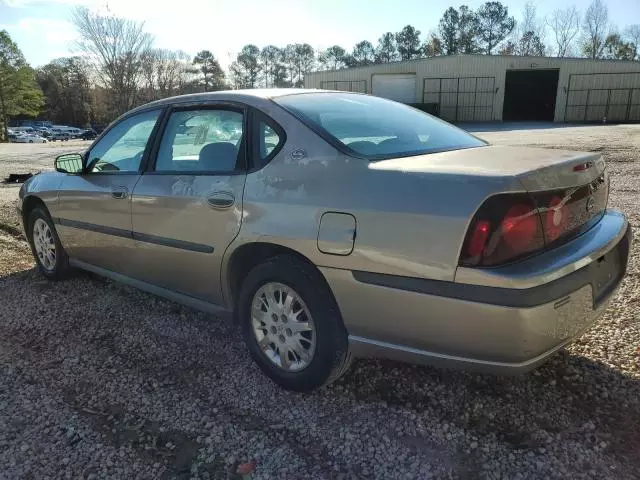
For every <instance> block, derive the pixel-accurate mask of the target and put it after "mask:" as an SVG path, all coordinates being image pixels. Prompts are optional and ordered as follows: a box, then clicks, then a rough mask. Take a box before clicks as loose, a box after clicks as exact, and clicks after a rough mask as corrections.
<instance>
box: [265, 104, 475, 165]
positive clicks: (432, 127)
mask: <svg viewBox="0 0 640 480" xmlns="http://www.w3.org/2000/svg"><path fill="white" fill-rule="evenodd" d="M274 100H275V101H276V102H277V103H278V104H280V105H282V106H283V107H284V108H286V109H287V110H289V111H290V112H291V113H293V114H294V115H296V116H297V117H298V118H300V120H302V121H303V122H305V123H306V124H307V125H309V126H310V127H311V128H313V129H314V130H316V131H317V132H318V133H320V134H321V135H322V136H323V137H325V138H326V139H327V140H329V141H330V142H331V143H333V144H334V145H335V146H337V147H338V148H341V149H344V150H346V152H347V153H349V154H351V155H355V156H358V157H364V158H368V159H370V160H380V159H384V158H393V157H402V156H409V155H419V154H423V153H433V152H442V151H447V150H459V149H462V148H472V147H481V146H484V145H486V143H484V142H483V141H482V140H480V139H478V138H476V137H474V136H472V135H469V134H468V133H466V132H464V131H463V130H460V129H459V128H456V127H454V126H453V125H450V124H448V123H446V122H443V121H442V120H439V119H437V118H435V117H433V116H431V115H428V114H426V113H424V112H421V111H419V110H416V109H414V108H411V107H408V106H407V105H403V104H401V103H396V102H392V101H390V100H385V99H383V98H379V97H373V96H369V95H355V94H348V93H304V94H297V95H285V96H282V97H278V98H275V99H274Z"/></svg>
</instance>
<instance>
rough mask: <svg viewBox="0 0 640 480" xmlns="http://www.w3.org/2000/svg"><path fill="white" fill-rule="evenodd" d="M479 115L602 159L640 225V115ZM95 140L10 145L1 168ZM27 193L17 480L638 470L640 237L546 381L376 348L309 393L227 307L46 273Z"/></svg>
mask: <svg viewBox="0 0 640 480" xmlns="http://www.w3.org/2000/svg"><path fill="white" fill-rule="evenodd" d="M467 127H468V128H469V129H471V130H472V131H473V132H474V133H475V134H476V135H478V136H480V137H482V138H485V139H487V140H489V141H490V142H492V143H496V144H505V145H535V146H540V147H546V148H569V149H574V150H585V151H587V150H588V151H598V152H601V153H602V154H603V155H604V157H605V159H606V160H607V162H608V168H609V171H610V172H611V177H612V189H611V197H610V202H609V206H610V207H612V208H617V209H620V210H622V211H623V212H625V213H626V214H627V215H628V216H629V218H630V220H631V222H632V223H633V224H635V225H638V224H640V196H639V192H640V158H639V157H640V125H628V126H613V125H611V126H580V127H564V126H562V127H557V128H538V127H532V128H529V129H523V128H522V127H519V126H514V125H478V126H476V125H474V126H467ZM543 127H544V126H543ZM547 127H548V126H547ZM83 148H86V143H85V142H76V143H72V142H69V143H66V142H65V143H54V144H45V145H25V144H9V145H7V144H1V145H0V178H1V177H4V176H6V175H7V174H8V173H9V172H15V173H17V172H29V171H31V172H36V171H39V170H44V169H49V168H52V165H53V157H54V156H55V155H56V154H59V153H63V152H69V151H77V150H81V149H83ZM17 193H18V186H17V185H2V184H0V478H34V479H36V478H37V479H41V478H74V479H75V478H149V479H159V478H185V479H186V478H241V477H242V476H241V475H240V473H238V472H241V471H243V469H245V470H246V471H252V473H251V474H250V475H246V476H245V478H343V479H346V478H385V479H386V478H464V479H471V478H490V479H494V478H495V479H502V478H510V479H511V478H521V479H525V478H532V479H537V478H593V479H603V478H615V479H633V478H638V477H639V476H640V455H639V454H638V452H640V324H639V322H638V321H639V320H640V249H639V248H638V246H637V243H636V244H635V245H634V247H633V249H632V254H631V263H630V266H629V269H628V274H627V276H626V278H625V279H624V281H623V284H622V286H621V288H620V290H619V292H618V294H617V295H616V297H615V298H614V300H613V302H612V304H611V306H610V308H609V309H608V310H607V312H606V313H605V314H604V316H603V318H602V319H601V320H600V321H599V322H598V324H597V325H596V326H595V327H593V328H592V329H591V330H589V331H588V332H587V333H586V334H585V335H584V336H583V337H581V338H580V339H579V340H578V341H577V342H576V343H575V344H573V345H572V346H570V347H569V348H568V349H567V350H566V351H564V352H561V353H559V354H557V355H556V356H554V357H553V358H552V359H551V361H550V362H548V363H547V364H545V365H544V366H542V367H541V368H539V369H538V370H536V371H534V372H532V373H529V374H526V375H523V376H520V377H491V376H484V375H475V374H468V373H465V372H452V371H445V370H439V369H434V368H427V367H418V366H412V365H405V364H401V363H395V362H389V361H377V360H359V361H356V362H355V363H354V365H353V367H352V368H351V370H350V371H349V372H348V373H347V375H346V376H345V377H343V378H342V379H341V380H340V381H338V382H337V383H335V384H333V385H331V386H329V387H327V388H325V389H323V390H320V391H318V392H314V393H312V394H308V395H301V394H294V393H290V392H286V391H283V390H280V389H278V388H277V387H275V386H274V385H273V384H272V383H271V382H270V381H269V380H267V379H266V378H265V377H264V376H263V375H262V374H261V373H260V372H259V370H258V369H257V367H256V366H254V365H253V364H252V362H251V361H250V359H249V356H248V354H247V353H246V350H245V348H244V345H243V342H242V340H241V338H240V335H239V333H238V332H237V331H236V329H235V328H234V327H233V326H232V325H231V324H230V323H229V322H228V321H227V320H225V319H219V318H215V317H212V316H210V315H205V314H202V313H199V312H195V311H192V310H190V309H187V308H184V307H181V306H179V305H176V304H173V303H171V302H168V301H164V300H161V299H158V298H156V297H153V296H151V295H147V294H144V293H141V292H139V291H136V290H135V289H132V288H129V287H126V286H122V285H119V284H116V283H113V282H111V281H107V280H104V279H101V278H98V277H95V276H93V275H89V274H85V273H77V274H74V275H73V277H72V278H71V279H69V280H66V281H64V282H58V283H50V282H47V281H45V280H44V279H43V278H42V277H41V276H39V275H38V274H37V273H36V272H35V270H34V268H33V265H34V264H33V261H32V258H31V253H30V251H29V249H28V246H27V244H26V242H25V241H24V240H22V239H21V237H20V235H19V224H18V219H17V218H16V216H15V198H16V195H17ZM634 234H635V236H636V237H637V236H638V235H639V234H640V231H639V230H638V229H637V228H635V229H634ZM251 461H254V462H255V463H249V462H251Z"/></svg>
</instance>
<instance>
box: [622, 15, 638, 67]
mask: <svg viewBox="0 0 640 480" xmlns="http://www.w3.org/2000/svg"><path fill="white" fill-rule="evenodd" d="M624 37H625V38H626V39H627V40H628V41H629V42H630V43H631V46H632V48H633V59H634V60H640V24H637V23H636V24H634V25H629V26H628V27H627V28H625V30H624Z"/></svg>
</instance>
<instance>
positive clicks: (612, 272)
mask: <svg viewBox="0 0 640 480" xmlns="http://www.w3.org/2000/svg"><path fill="white" fill-rule="evenodd" d="M628 255H629V235H625V237H624V238H623V239H622V240H621V241H620V243H618V245H616V246H615V248H614V249H613V250H611V251H610V252H608V253H607V254H606V255H604V256H602V257H600V258H599V259H598V260H596V261H595V262H593V263H592V264H591V287H592V291H593V304H594V306H595V307H597V306H598V305H599V304H600V303H602V301H603V300H604V299H605V298H607V297H608V296H609V294H610V293H611V292H612V290H613V289H614V288H615V287H616V286H617V284H618V283H619V282H620V280H621V279H622V277H623V276H624V274H625V270H626V265H627V257H628Z"/></svg>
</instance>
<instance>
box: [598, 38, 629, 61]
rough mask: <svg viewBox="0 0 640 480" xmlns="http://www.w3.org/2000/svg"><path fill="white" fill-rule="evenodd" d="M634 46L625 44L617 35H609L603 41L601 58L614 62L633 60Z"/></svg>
mask: <svg viewBox="0 0 640 480" xmlns="http://www.w3.org/2000/svg"><path fill="white" fill-rule="evenodd" d="M635 54H636V53H635V46H634V44H633V43H631V42H625V41H624V40H623V39H622V38H621V37H620V35H619V34H618V33H610V34H609V35H607V38H606V39H605V41H604V48H603V57H604V58H612V59H615V60H633V59H634V57H635Z"/></svg>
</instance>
